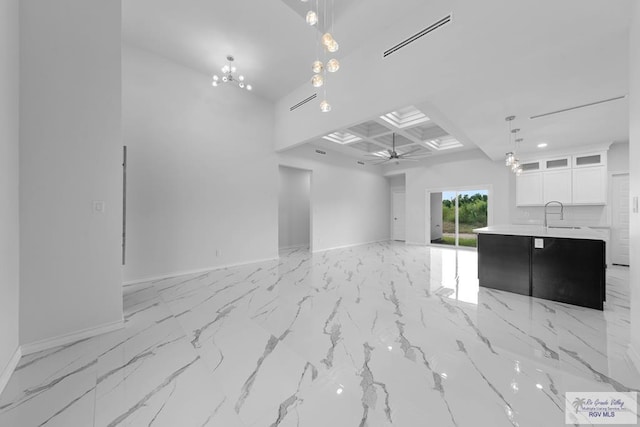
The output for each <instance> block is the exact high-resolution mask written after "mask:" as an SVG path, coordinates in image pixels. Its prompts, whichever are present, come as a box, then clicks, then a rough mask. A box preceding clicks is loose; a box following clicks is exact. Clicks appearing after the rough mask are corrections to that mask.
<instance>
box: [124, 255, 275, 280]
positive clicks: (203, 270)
mask: <svg viewBox="0 0 640 427" xmlns="http://www.w3.org/2000/svg"><path fill="white" fill-rule="evenodd" d="M277 260H278V257H277V256H275V257H273V258H262V259H255V260H251V261H242V262H236V263H232V264H224V265H216V266H215V267H207V268H198V269H195V270H182V271H175V272H173V273H166V274H163V275H161V276H152V277H145V278H142V279H134V280H129V281H126V282H123V283H122V286H131V285H137V284H139V283H146V282H154V281H156V280H164V279H170V278H172V277H178V276H186V275H187V274H198V273H206V272H208V271H215V270H222V269H224V268H230V267H240V266H243V265H248V264H257V263H259V262H267V261H277Z"/></svg>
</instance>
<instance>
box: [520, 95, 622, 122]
mask: <svg viewBox="0 0 640 427" xmlns="http://www.w3.org/2000/svg"><path fill="white" fill-rule="evenodd" d="M626 97H627V95H622V96H616V97H615V98H609V99H603V100H602V101H596V102H590V103H588V104H582V105H576V106H575V107H569V108H563V109H562V110H557V111H550V112H548V113H543V114H537V115H535V116H531V117H529V119H538V118H540V117H545V116H550V115H552V114H558V113H564V112H567V111H571V110H577V109H578V108H584V107H591V106H593V105H598V104H603V103H605V102H611V101H617V100H618V99H623V98H626Z"/></svg>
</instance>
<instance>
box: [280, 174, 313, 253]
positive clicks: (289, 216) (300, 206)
mask: <svg viewBox="0 0 640 427" xmlns="http://www.w3.org/2000/svg"><path fill="white" fill-rule="evenodd" d="M279 172H280V187H279V192H278V248H279V249H288V248H297V247H303V246H309V243H310V237H311V236H310V233H311V218H309V215H310V204H311V195H310V192H311V172H310V171H307V170H303V169H294V168H289V167H286V166H280V167H279Z"/></svg>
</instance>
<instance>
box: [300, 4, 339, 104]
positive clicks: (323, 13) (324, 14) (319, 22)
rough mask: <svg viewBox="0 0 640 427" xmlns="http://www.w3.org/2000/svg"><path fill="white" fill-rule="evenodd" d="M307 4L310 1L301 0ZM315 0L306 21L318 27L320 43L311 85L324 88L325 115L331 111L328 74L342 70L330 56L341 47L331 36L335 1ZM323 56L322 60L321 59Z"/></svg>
mask: <svg viewBox="0 0 640 427" xmlns="http://www.w3.org/2000/svg"><path fill="white" fill-rule="evenodd" d="M300 1H302V2H303V3H307V2H308V1H309V0H300ZM330 2H331V4H330V6H331V7H330V8H329V7H328V6H327V3H328V0H315V9H313V8H312V9H311V10H309V11H308V12H307V15H306V17H305V20H306V21H307V24H309V25H310V26H312V27H314V26H315V27H317V32H318V42H317V45H316V60H315V61H313V63H312V64H311V71H313V76H312V77H311V85H312V86H313V87H315V88H319V87H322V92H323V97H322V101H321V102H320V110H321V111H322V112H323V113H328V112H329V111H331V104H329V101H327V73H335V72H336V71H338V69H339V68H340V62H339V61H338V60H337V59H336V58H333V57H331V58H330V56H332V54H334V53H336V52H337V51H338V49H339V48H340V46H339V45H338V42H337V41H336V40H335V39H334V38H333V35H332V34H331V33H332V32H333V0H330ZM321 56H322V59H321Z"/></svg>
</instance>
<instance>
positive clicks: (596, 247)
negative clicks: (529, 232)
mask: <svg viewBox="0 0 640 427" xmlns="http://www.w3.org/2000/svg"><path fill="white" fill-rule="evenodd" d="M536 241H537V243H538V245H536ZM540 243H542V245H540ZM536 246H542V247H536ZM605 275H606V261H605V242H604V241H601V240H587V239H567V238H555V237H535V236H534V237H532V236H513V235H502V234H486V233H480V234H479V235H478V279H479V282H480V286H484V287H487V288H493V289H499V290H503V291H509V292H515V293H518V294H522V295H529V296H533V297H537V298H544V299H548V300H552V301H558V302H563V303H568V304H574V305H579V306H582V307H589V308H595V309H597V310H602V309H603V308H604V307H603V302H604V300H605V286H606V280H605Z"/></svg>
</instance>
